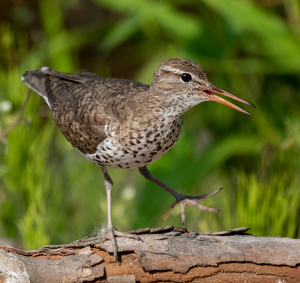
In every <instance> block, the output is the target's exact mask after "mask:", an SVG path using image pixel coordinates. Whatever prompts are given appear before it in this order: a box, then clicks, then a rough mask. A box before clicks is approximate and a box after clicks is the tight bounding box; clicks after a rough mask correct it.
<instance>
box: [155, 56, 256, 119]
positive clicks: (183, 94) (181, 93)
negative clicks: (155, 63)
mask: <svg viewBox="0 0 300 283" xmlns="http://www.w3.org/2000/svg"><path fill="white" fill-rule="evenodd" d="M150 89H151V90H152V91H155V93H157V94H159V95H160V96H163V100H164V101H165V102H166V103H168V104H169V105H172V104H175V103H176V104H177V105H179V107H182V108H183V112H185V111H187V110H188V109H189V108H191V107H193V106H195V105H197V104H199V103H201V102H203V101H216V102H219V103H221V104H224V105H226V106H229V107H231V108H233V109H235V110H237V111H240V112H242V113H244V114H246V115H248V116H252V115H251V114H249V113H248V112H247V111H245V110H243V109H242V108H240V107H238V106H236V105H234V104H233V103H231V102H229V101H227V100H225V99H223V98H221V97H219V96H218V95H217V94H220V95H224V96H227V97H229V98H232V99H234V100H237V101H240V102H242V103H245V104H248V105H250V106H252V107H255V106H254V105H253V104H252V103H250V102H248V101H246V100H244V99H242V98H239V97H237V96H235V95H233V94H231V93H229V92H227V91H224V90H222V89H220V88H218V87H216V86H214V85H213V84H212V83H210V82H209V81H208V79H207V78H206V75H205V72H204V70H203V69H202V68H201V67H200V66H199V65H198V64H197V63H195V62H193V61H190V60H185V59H180V58H170V59H168V60H166V61H164V62H163V63H162V64H161V65H160V66H159V67H158V68H157V69H156V70H155V72H154V76H153V82H152V84H151V87H150Z"/></svg>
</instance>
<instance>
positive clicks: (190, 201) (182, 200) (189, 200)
mask: <svg viewBox="0 0 300 283" xmlns="http://www.w3.org/2000/svg"><path fill="white" fill-rule="evenodd" d="M139 172H140V173H141V174H142V175H143V176H144V177H145V178H146V179H147V180H150V181H152V182H154V183H155V184H157V185H159V186H160V187H162V188H163V189H164V190H166V191H167V192H169V193H170V194H171V195H172V196H174V197H175V202H174V203H173V204H172V205H171V207H172V208H173V207H174V206H175V205H176V204H177V203H179V204H180V206H181V220H182V225H185V206H186V205H192V206H193V207H195V208H197V209H200V210H203V211H206V212H221V211H222V210H221V209H217V208H210V207H206V206H203V205H200V204H198V203H197V200H199V199H204V198H207V197H210V196H213V195H215V194H217V193H219V192H220V191H221V190H222V189H219V190H216V191H214V192H212V193H210V194H206V195H202V196H193V197H190V196H186V195H183V194H181V193H178V192H176V191H175V190H173V189H171V188H170V187H168V186H167V185H165V184H164V183H163V182H161V181H159V180H158V179H156V178H155V177H154V176H153V175H151V173H150V172H149V170H148V168H147V166H144V167H140V168H139Z"/></svg>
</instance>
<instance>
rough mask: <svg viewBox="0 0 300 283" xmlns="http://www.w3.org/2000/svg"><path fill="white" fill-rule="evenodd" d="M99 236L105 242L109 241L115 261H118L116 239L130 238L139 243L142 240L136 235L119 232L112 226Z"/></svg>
mask: <svg viewBox="0 0 300 283" xmlns="http://www.w3.org/2000/svg"><path fill="white" fill-rule="evenodd" d="M99 236H100V237H102V238H105V239H107V240H110V242H111V246H112V251H113V255H114V258H115V261H117V260H118V246H117V239H116V237H125V238H131V239H135V240H139V241H140V240H142V239H141V238H140V237H139V236H137V235H134V234H128V233H123V232H119V231H118V230H117V229H116V228H115V227H114V226H112V227H107V229H106V231H105V232H104V233H103V234H101V235H99Z"/></svg>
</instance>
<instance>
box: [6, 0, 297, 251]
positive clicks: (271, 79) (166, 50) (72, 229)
mask: <svg viewBox="0 0 300 283" xmlns="http://www.w3.org/2000/svg"><path fill="white" fill-rule="evenodd" d="M268 2H269V3H270V5H269V6H263V4H260V5H258V4H256V3H257V1H249V0H248V1H246V0H245V1H234V0H202V1H196V0H188V1H182V0H176V1H167V0H163V1H154V0H152V1H150V0H148V1H146V0H139V1H138V0H124V1H115V0H110V1H107V0H93V1H81V0H77V1H58V0H40V1H39V5H38V6H36V7H31V6H30V5H28V4H26V3H23V2H22V4H18V5H16V6H14V7H12V8H11V10H10V11H7V13H6V15H11V16H10V18H8V20H2V21H1V22H0V49H1V52H0V133H1V132H2V131H3V130H4V129H5V128H6V127H8V126H9V125H11V124H12V123H13V122H14V121H15V119H16V118H17V115H18V111H19V108H20V106H21V104H22V102H23V100H24V99H25V96H26V92H27V88H26V86H25V85H24V84H23V83H22V82H21V80H20V77H21V75H22V73H23V72H24V71H26V70H28V69H37V68H40V67H42V66H44V65H48V66H50V67H51V68H54V69H58V70H60V71H68V72H76V71H77V70H80V69H83V70H86V71H90V72H96V73H97V74H98V75H99V76H104V77H106V76H107V77H109V76H112V77H122V78H129V79H135V80H138V81H142V82H144V83H148V84H150V83H151V79H152V74H153V71H154V69H155V68H157V66H158V65H159V64H160V63H161V62H162V61H163V60H165V59H167V58H169V57H183V58H186V59H191V60H194V61H196V62H198V63H199V64H201V65H202V66H203V68H204V69H205V70H206V72H207V76H208V78H209V80H210V81H211V82H212V83H214V84H215V85H217V86H219V87H221V88H223V89H225V90H227V91H229V92H232V93H235V94H237V95H238V96H240V97H242V98H244V99H246V100H249V101H251V102H252V103H254V104H255V105H256V107H257V108H256V109H249V108H247V106H245V109H246V108H247V109H246V110H247V111H249V112H251V113H252V114H253V118H249V117H247V116H245V115H242V114H241V113H238V112H236V111H233V110H232V109H229V108H228V109H227V108H226V107H224V106H222V105H218V104H216V103H211V102H210V103H204V104H201V105H199V106H197V107H194V108H192V109H191V110H190V111H189V112H187V113H186V114H185V115H184V129H183V133H182V136H181V138H180V139H179V141H178V143H177V144H176V146H175V147H174V148H173V149H172V150H171V151H170V152H169V153H168V154H167V155H166V156H165V157H163V158H161V159H160V160H159V161H157V162H155V163H154V164H151V165H150V166H149V169H150V171H151V172H152V173H153V175H155V176H156V177H157V178H159V179H160V180H162V181H163V182H165V183H167V184H168V185H169V186H171V187H172V188H174V189H176V190H179V191H181V192H182V193H184V194H190V195H199V194H206V193H209V192H212V191H214V190H216V189H218V188H220V187H224V188H225V189H224V190H223V191H222V192H221V193H220V194H218V195H216V196H214V197H212V198H208V199H205V200H203V201H201V204H204V205H206V206H211V207H218V208H220V209H223V211H224V212H223V213H220V214H208V213H204V212H201V211H196V210H195V209H194V208H192V207H188V208H187V227H188V229H191V230H195V231H204V232H206V231H217V230H223V229H226V230H228V229H232V228H235V227H237V226H249V227H251V228H252V230H251V232H252V233H255V234H257V235H262V236H267V235H268V236H278V235H280V236H288V237H299V231H298V230H299V224H300V221H299V216H298V215H299V211H300V192H299V169H300V158H299V156H300V155H299V151H300V135H299V132H300V122H299V121H300V117H299V113H300V109H299V108H300V106H299V105H300V103H299V102H300V100H299V97H300V96H299V89H300V81H299V71H300V55H299V54H300V40H299V33H300V20H299V19H300V15H299V4H298V1H296V0H291V1H282V3H281V2H280V1H274V3H272V1H268ZM275 2H276V3H275ZM7 9H8V8H7ZM243 107H244V106H243ZM109 172H110V174H111V177H112V179H113V181H114V190H113V218H114V224H115V226H116V227H117V228H118V229H120V230H131V229H135V228H141V227H147V226H151V227H153V226H162V225H169V224H173V225H178V226H179V225H181V223H180V220H181V219H180V208H179V207H178V206H177V207H175V208H174V209H170V205H171V204H172V202H173V199H172V196H170V195H169V194H167V193H166V192H164V191H163V190H162V189H161V188H159V187H157V186H155V185H154V184H152V183H150V182H148V181H146V180H145V179H143V178H142V177H141V176H140V175H139V174H138V173H137V170H127V171H126V170H110V171H109ZM106 215H107V214H106V196H105V190H104V185H103V177H102V173H101V171H100V169H99V168H97V167H96V166H94V165H93V164H91V163H89V162H88V161H86V160H85V159H84V158H83V157H82V156H81V155H80V154H78V152H77V151H76V150H74V149H73V148H72V147H71V146H70V145H69V144H68V143H67V141H66V140H65V139H64V137H63V136H62V135H61V134H60V132H59V130H58V129H57V127H56V126H55V125H54V124H53V123H52V118H51V113H50V111H49V110H48V108H47V106H46V105H45V103H44V101H43V100H42V98H40V97H39V96H38V95H36V94H35V93H32V94H31V98H30V101H29V103H28V105H27V108H26V111H25V114H24V119H23V120H22V122H21V123H20V124H19V125H18V126H17V127H16V128H14V129H13V130H12V131H11V132H10V133H9V134H8V135H7V136H6V137H5V138H4V139H3V140H2V141H0V236H1V237H12V238H15V239H18V240H20V241H22V243H23V245H24V248H27V249H33V248H37V247H40V246H42V245H45V244H49V243H56V244H58V243H62V242H68V241H71V240H75V239H78V238H80V237H84V236H86V235H94V234H97V233H99V231H100V230H101V229H102V227H105V221H106Z"/></svg>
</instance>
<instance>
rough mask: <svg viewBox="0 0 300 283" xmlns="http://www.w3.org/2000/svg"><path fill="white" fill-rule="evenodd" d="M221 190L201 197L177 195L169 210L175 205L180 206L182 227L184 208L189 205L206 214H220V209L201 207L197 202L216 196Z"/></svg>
mask: <svg viewBox="0 0 300 283" xmlns="http://www.w3.org/2000/svg"><path fill="white" fill-rule="evenodd" d="M221 190H223V188H221V189H219V190H216V191H214V192H212V193H210V194H206V195H202V196H186V195H183V194H180V193H177V195H176V201H175V202H174V203H173V204H172V205H171V208H173V207H174V206H175V205H176V204H177V203H179V204H180V206H181V220H182V225H183V226H184V225H185V206H186V205H191V206H193V207H195V208H196V209H200V210H202V211H206V212H217V213H218V212H222V210H221V209H218V208H211V207H206V206H203V205H201V204H198V203H197V200H199V199H204V198H208V197H210V196H213V195H215V194H218V193H219V192H220V191H221Z"/></svg>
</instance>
